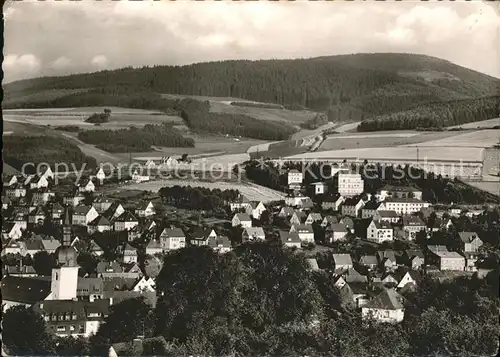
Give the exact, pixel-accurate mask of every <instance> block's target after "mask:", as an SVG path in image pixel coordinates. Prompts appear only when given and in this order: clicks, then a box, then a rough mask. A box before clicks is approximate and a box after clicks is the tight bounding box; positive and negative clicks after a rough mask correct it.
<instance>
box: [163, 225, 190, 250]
mask: <svg viewBox="0 0 500 357" xmlns="http://www.w3.org/2000/svg"><path fill="white" fill-rule="evenodd" d="M158 239H159V241H160V244H161V247H162V249H163V250H164V251H170V250H176V249H181V248H184V247H185V246H186V235H185V234H184V232H183V231H182V229H180V228H176V227H169V228H164V229H163V230H162V231H161V233H160V235H159V237H158Z"/></svg>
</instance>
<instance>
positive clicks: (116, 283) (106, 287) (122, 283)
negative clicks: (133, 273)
mask: <svg viewBox="0 0 500 357" xmlns="http://www.w3.org/2000/svg"><path fill="white" fill-rule="evenodd" d="M137 280H138V279H136V278H121V277H119V278H118V277H116V278H114V277H113V278H102V283H103V291H105V292H110V291H115V290H119V291H123V290H127V291H128V290H132V289H133V288H134V286H135V284H136V283H137Z"/></svg>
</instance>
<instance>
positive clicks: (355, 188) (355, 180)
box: [338, 173, 364, 197]
mask: <svg viewBox="0 0 500 357" xmlns="http://www.w3.org/2000/svg"><path fill="white" fill-rule="evenodd" d="M338 178H339V186H338V187H339V194H340V195H342V196H344V197H351V196H356V195H359V194H360V193H363V190H364V183H363V179H362V178H361V175H360V174H346V173H339V176H338Z"/></svg>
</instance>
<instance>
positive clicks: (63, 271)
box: [50, 208, 79, 300]
mask: <svg viewBox="0 0 500 357" xmlns="http://www.w3.org/2000/svg"><path fill="white" fill-rule="evenodd" d="M71 231H72V229H71V223H70V219H69V211H68V209H67V208H66V212H65V219H64V224H63V242H62V245H61V246H60V247H59V248H57V250H56V256H57V261H58V267H57V268H54V269H52V280H51V286H50V288H51V292H52V299H53V300H72V299H76V290H77V285H78V269H79V267H78V265H77V264H76V257H77V253H76V251H75V248H73V247H72V246H71Z"/></svg>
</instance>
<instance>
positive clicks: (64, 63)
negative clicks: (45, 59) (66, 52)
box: [50, 56, 72, 70]
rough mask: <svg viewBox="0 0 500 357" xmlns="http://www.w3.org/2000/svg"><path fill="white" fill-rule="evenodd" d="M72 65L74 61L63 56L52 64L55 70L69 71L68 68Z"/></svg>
mask: <svg viewBox="0 0 500 357" xmlns="http://www.w3.org/2000/svg"><path fill="white" fill-rule="evenodd" d="M71 64H72V61H71V60H70V59H69V58H68V57H66V56H62V57H59V58H58V59H56V60H55V61H54V62H52V63H51V65H50V66H51V67H52V68H54V69H56V70H57V69H61V70H62V69H67V68H68V67H70V66H71Z"/></svg>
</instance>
